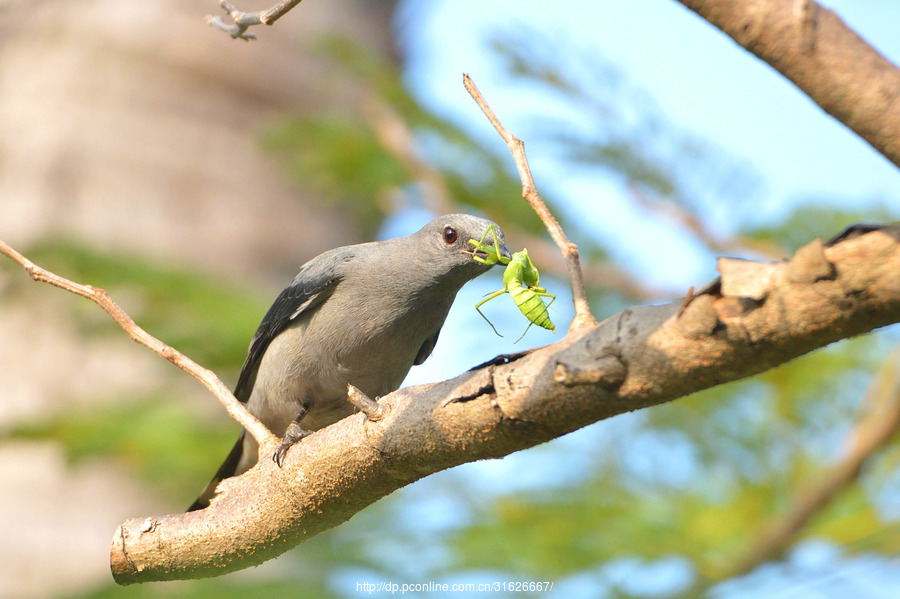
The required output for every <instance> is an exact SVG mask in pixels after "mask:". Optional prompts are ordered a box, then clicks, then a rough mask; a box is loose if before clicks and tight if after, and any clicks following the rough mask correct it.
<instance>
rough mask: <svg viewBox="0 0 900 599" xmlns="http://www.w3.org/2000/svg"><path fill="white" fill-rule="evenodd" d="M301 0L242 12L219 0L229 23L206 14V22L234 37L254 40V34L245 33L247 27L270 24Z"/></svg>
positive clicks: (218, 17)
mask: <svg viewBox="0 0 900 599" xmlns="http://www.w3.org/2000/svg"><path fill="white" fill-rule="evenodd" d="M302 1H303V0H284V1H283V2H279V3H278V4H276V5H275V6H273V7H272V8H267V9H266V10H255V11H253V12H243V11H240V10H238V9H237V8H235V6H234V5H233V4H231V3H230V2H228V0H221V1H220V2H219V6H221V7H222V8H223V9H224V10H225V12H226V13H228V16H229V17H231V23H226V22H225V19H223V18H222V17H220V16H213V15H206V22H207V23H209V24H210V25H214V26H216V27H218V28H219V29H221V30H222V31H225V32H226V33H228V34H229V35H230V36H231V37H233V38H235V39H237V38H240V39H243V40H247V41H250V40H255V39H256V36H255V35H254V34H252V33H247V28H249V27H251V26H253V25H271V24H273V23H274V22H275V21H277V20H278V19H280V18H281V17H283V16H284V15H285V14H286V13H287V12H288V11H290V10H291V9H292V8H294V7H295V6H297V5H298V4H300V3H301V2H302Z"/></svg>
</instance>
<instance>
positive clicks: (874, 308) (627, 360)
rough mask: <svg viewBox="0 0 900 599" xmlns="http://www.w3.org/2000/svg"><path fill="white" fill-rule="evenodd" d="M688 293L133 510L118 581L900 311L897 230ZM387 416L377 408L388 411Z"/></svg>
mask: <svg viewBox="0 0 900 599" xmlns="http://www.w3.org/2000/svg"><path fill="white" fill-rule="evenodd" d="M719 268H720V272H721V277H720V279H719V280H717V281H716V282H715V283H713V284H711V285H708V286H707V287H706V288H705V289H704V290H702V291H700V292H699V293H698V294H696V295H694V296H693V297H692V298H691V299H690V300H688V301H680V302H674V303H672V304H668V305H664V306H644V307H638V308H633V309H629V310H625V311H623V312H621V313H619V314H617V315H615V316H613V317H611V318H609V319H607V320H606V321H604V322H603V323H601V324H600V325H599V326H597V327H594V328H590V329H586V330H585V331H582V332H581V333H578V334H570V335H568V336H567V337H566V338H564V339H562V340H561V341H559V342H557V343H555V344H553V345H550V346H547V347H543V348H539V349H536V350H534V351H531V352H528V353H523V354H517V355H514V356H508V357H505V358H504V357H501V359H497V360H494V361H492V362H490V363H488V364H486V365H483V366H482V367H479V368H478V369H475V370H472V371H470V372H467V373H465V374H463V375H461V376H459V377H456V378H455V379H452V380H449V381H445V382H443V383H438V384H434V385H425V386H419V387H414V388H408V389H402V390H400V391H397V392H395V393H392V394H390V395H388V396H387V397H385V398H383V399H382V400H381V402H380V403H382V404H385V405H386V406H388V407H387V408H386V409H385V411H384V415H383V417H381V418H379V419H378V420H377V421H371V420H368V421H367V419H366V417H365V415H364V414H355V415H353V416H350V417H348V418H346V419H344V420H342V421H341V422H339V423H337V424H335V425H332V426H330V427H327V428H325V429H322V430H320V431H317V432H316V433H314V434H313V435H311V436H309V437H307V438H306V439H304V440H303V442H301V443H300V444H298V445H297V446H296V447H295V448H294V449H293V450H292V451H291V453H290V454H289V455H288V459H287V462H286V464H285V466H284V468H283V469H281V470H279V469H278V468H277V467H276V466H275V465H274V464H273V463H272V461H271V460H260V463H259V464H258V465H257V466H256V467H254V468H253V469H251V470H250V471H249V472H247V473H245V474H244V475H242V476H240V477H237V478H233V479H228V480H227V481H225V482H224V483H223V484H222V485H220V489H219V490H220V494H219V495H218V496H217V497H216V498H215V499H214V500H213V503H212V505H211V506H210V507H209V508H207V509H206V510H202V511H198V512H191V513H187V514H175V515H169V516H160V517H149V518H141V519H132V520H128V521H126V522H125V523H123V524H122V526H121V527H120V528H119V530H117V531H116V533H115V536H114V539H113V545H112V550H111V567H112V571H113V576H114V577H115V579H116V581H118V582H120V583H122V584H128V583H133V582H143V581H151V580H168V579H181V578H197V577H203V576H215V575H218V574H223V573H225V572H229V571H233V570H237V569H240V568H245V567H248V566H251V565H256V564H259V563H262V562H263V561H266V560H267V559H270V558H272V557H274V556H276V555H279V554H281V553H283V552H284V551H287V550H288V549H290V548H291V547H293V546H295V545H296V544H298V543H300V542H301V541H303V540H305V539H307V538H309V537H311V536H313V535H315V534H318V533H319V532H321V531H323V530H325V529H328V528H331V527H334V526H337V525H338V524H340V523H342V522H344V521H345V520H347V519H348V518H350V517H351V516H352V515H353V514H355V513H356V512H358V511H360V510H361V509H363V508H364V507H366V506H367V505H369V504H371V503H373V502H375V501H376V500H378V499H380V498H381V497H383V496H385V495H387V494H389V493H391V492H392V491H394V490H396V489H398V488H400V487H402V486H404V485H407V484H409V483H411V482H413V481H415V480H417V479H419V478H421V477H423V476H426V475H428V474H431V473H433V472H437V471H439V470H443V469H445V468H449V467H451V466H455V465H457V464H461V463H464V462H470V461H474V460H478V459H484V458H493V457H500V456H504V455H507V454H509V453H512V452H514V451H517V450H520V449H524V448H526V447H531V446H534V445H537V444H539V443H542V442H545V441H548V440H550V439H553V438H555V437H558V436H560V435H563V434H565V433H568V432H570V431H573V430H575V429H578V428H581V427H583V426H586V425H588V424H591V423H593V422H596V421H598V420H601V419H604V418H609V417H611V416H614V415H616V414H621V413H623V412H628V411H632V410H635V409H638V408H643V407H648V406H652V405H657V404H660V403H663V402H667V401H671V400H673V399H676V398H678V397H682V396H684V395H687V394H690V393H693V392H695V391H699V390H701V389H705V388H708V387H712V386H714V385H718V384H721V383H724V382H727V381H733V380H736V379H740V378H743V377H747V376H750V375H753V374H756V373H759V372H762V371H764V370H766V369H768V368H771V367H773V366H775V365H777V364H780V363H783V362H786V361H788V360H790V359H792V358H795V357H797V356H799V355H802V354H804V353H807V352H809V351H811V350H813V349H816V348H818V347H822V346H824V345H827V344H829V343H831V342H833V341H836V340H838V339H843V338H846V337H851V336H854V335H859V334H862V333H866V332H868V331H871V330H872V329H875V328H877V327H881V326H884V325H887V324H891V323H894V322H898V321H900V226H890V227H883V228H875V229H871V228H869V229H860V230H859V231H857V232H856V233H855V234H849V235H843V236H841V237H839V238H837V239H836V240H835V242H834V243H833V244H828V245H825V244H822V242H821V241H818V240H817V241H814V242H812V243H810V244H809V245H807V246H805V247H803V248H801V249H800V250H798V252H797V253H796V255H795V256H794V257H793V258H791V259H790V260H789V261H786V262H782V263H776V264H763V263H758V262H749V261H741V260H735V259H720V262H719ZM379 415H381V414H379Z"/></svg>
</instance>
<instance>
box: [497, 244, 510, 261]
mask: <svg viewBox="0 0 900 599" xmlns="http://www.w3.org/2000/svg"><path fill="white" fill-rule="evenodd" d="M498 249H499V250H500V255H501V256H503V257H504V258H506V260H507V261H509V260H512V254H511V253H510V252H509V248H508V247H506V244H504V243H502V242H501V243H500V247H499V248H498Z"/></svg>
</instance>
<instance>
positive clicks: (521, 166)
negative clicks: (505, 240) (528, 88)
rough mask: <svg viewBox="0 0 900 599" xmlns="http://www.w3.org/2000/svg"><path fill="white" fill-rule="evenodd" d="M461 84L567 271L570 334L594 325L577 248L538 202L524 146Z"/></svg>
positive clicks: (468, 83)
mask: <svg viewBox="0 0 900 599" xmlns="http://www.w3.org/2000/svg"><path fill="white" fill-rule="evenodd" d="M463 85H465V87H466V90H467V91H468V92H469V95H470V96H472V99H473V100H475V103H476V104H478V106H479V108H481V110H482V112H484V115H485V116H486V117H487V118H488V120H489V121H490V122H491V124H492V125H493V126H494V129H496V130H497V133H499V134H500V137H502V138H503V141H504V142H506V145H507V147H509V151H510V152H511V153H512V155H513V160H515V163H516V168H517V169H518V170H519V179H521V181H522V197H523V198H525V200H526V201H527V202H528V203H529V204H530V205H531V207H532V208H533V209H534V211H535V212H536V213H537V215H538V216H539V217H540V219H541V220H542V221H543V222H544V226H545V227H547V231H548V232H549V233H550V237H552V238H553V241H555V242H556V245H557V246H558V247H559V249H560V251H561V252H562V254H563V256H564V257H565V259H566V265H567V267H568V270H569V284H570V285H571V286H572V302H573V303H574V304H575V318H574V319H573V320H572V324H571V325H570V326H569V331H570V332H576V331H580V330H582V329H585V328H587V327H593V326H597V320H596V319H595V318H594V316H593V314H591V307H590V304H588V301H587V293H585V289H584V277H583V275H582V273H581V264H580V262H579V259H578V246H577V245H575V244H574V243H572V242H571V241H569V238H568V237H566V234H565V232H564V231H563V229H562V227H561V226H560V225H559V222H558V221H557V220H556V218H555V217H554V216H553V215H552V214H551V213H550V210H549V209H548V208H547V205H546V204H545V203H544V200H543V199H541V196H540V194H538V192H537V188H536V187H535V186H534V178H533V177H532V176H531V168H530V167H529V166H528V158H527V157H526V156H525V144H524V143H523V142H522V140H520V139H519V138H518V137H516V136H515V135H513V134H512V133H510V132H509V130H508V129H506V127H504V126H503V125H502V124H500V121H499V120H498V119H497V117H496V116H495V115H494V111H493V110H491V107H490V106H488V104H487V102H486V101H485V99H484V97H483V96H482V95H481V92H480V91H478V87H476V85H475V82H474V81H472V78H471V77H469V74H468V73H463Z"/></svg>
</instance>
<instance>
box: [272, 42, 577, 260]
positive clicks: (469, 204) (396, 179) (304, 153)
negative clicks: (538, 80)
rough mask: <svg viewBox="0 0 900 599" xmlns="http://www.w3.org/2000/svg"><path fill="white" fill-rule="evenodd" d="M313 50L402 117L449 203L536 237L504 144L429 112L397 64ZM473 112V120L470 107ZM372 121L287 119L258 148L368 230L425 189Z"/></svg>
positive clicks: (334, 46) (350, 52)
mask: <svg viewBox="0 0 900 599" xmlns="http://www.w3.org/2000/svg"><path fill="white" fill-rule="evenodd" d="M319 48H320V50H321V52H323V53H324V54H326V55H327V56H329V57H330V58H332V59H333V60H334V61H335V63H336V67H335V68H342V69H345V70H347V71H349V72H350V73H352V74H353V75H354V76H355V77H358V78H359V80H360V81H361V82H363V84H364V85H365V86H368V88H370V89H371V92H372V97H371V99H370V100H369V102H370V103H371V104H372V105H374V106H376V107H377V108H378V109H382V110H386V111H388V112H389V113H390V114H391V115H392V116H394V117H397V118H400V119H401V122H402V123H403V124H404V126H405V127H407V128H408V131H409V133H410V134H411V135H412V136H413V138H414V139H415V141H416V150H418V151H421V152H422V154H423V155H422V156H421V159H422V160H423V161H424V164H425V165H427V166H426V167H425V168H427V169H433V171H434V172H435V173H436V174H438V175H439V178H440V181H441V185H442V186H443V187H444V189H445V191H446V192H447V194H448V196H449V200H450V201H451V202H452V203H453V204H454V205H456V206H458V207H459V209H460V210H462V211H475V212H479V213H482V214H485V215H486V216H487V217H489V218H492V219H501V220H502V221H503V222H504V226H511V227H515V228H518V229H519V230H523V231H529V232H531V233H533V234H540V233H542V225H541V223H540V222H539V221H538V219H537V218H536V217H535V216H534V213H533V212H532V211H531V209H530V208H529V207H528V205H527V204H526V203H525V202H524V201H523V200H522V188H521V184H520V183H519V180H518V176H517V175H516V171H515V167H514V164H513V162H512V158H511V157H510V156H509V154H508V152H507V150H506V148H505V146H501V145H499V144H498V145H496V146H493V147H492V148H491V149H488V148H486V147H485V146H484V145H483V144H481V143H479V142H478V141H476V140H475V139H474V138H472V137H471V136H470V135H469V134H468V133H466V132H465V131H463V130H462V129H461V128H460V127H458V126H456V125H454V124H452V123H451V122H450V121H448V120H446V119H443V118H441V117H439V116H437V115H435V114H433V113H432V112H430V111H429V110H428V109H426V108H425V107H424V106H423V105H422V104H421V103H420V102H419V101H418V100H416V99H415V98H414V97H413V96H412V95H411V94H410V93H409V91H408V90H407V88H406V87H405V86H404V85H403V81H402V78H401V74H400V72H399V71H398V69H397V68H396V66H394V65H393V64H390V63H388V62H386V61H384V60H382V59H379V58H378V57H377V56H376V55H374V54H372V53H371V52H366V51H365V50H363V49H361V48H360V47H359V46H357V45H355V44H354V43H353V42H351V41H349V40H347V39H345V38H340V37H325V38H322V39H321V40H320V43H319ZM472 108H473V114H479V113H478V109H477V107H476V106H475V104H474V102H473V103H472ZM379 118H380V117H378V116H377V115H376V116H369V117H368V118H364V117H362V116H348V115H346V114H343V113H337V112H335V113H325V114H315V115H311V116H308V117H301V118H292V119H289V120H287V121H285V122H283V123H279V124H278V125H277V126H275V127H273V128H271V129H270V130H268V131H267V132H266V133H265V134H264V135H263V142H262V143H263V147H264V148H266V149H268V150H270V151H272V152H273V153H274V154H275V155H276V156H277V157H278V158H279V160H281V161H282V163H284V164H285V165H286V167H287V169H288V172H289V174H290V176H291V178H292V179H294V180H296V181H298V182H300V183H302V184H303V185H304V186H309V187H311V188H313V189H316V190H318V191H319V192H320V196H319V197H320V198H322V201H325V202H326V203H329V204H333V205H338V206H340V207H342V208H346V209H347V210H348V214H351V215H353V216H354V217H355V219H356V224H357V225H358V226H360V227H362V228H363V229H364V230H368V231H370V232H371V231H372V230H374V229H375V228H377V225H378V223H379V222H380V220H381V217H383V216H384V215H385V214H386V213H387V212H388V211H389V210H390V209H391V208H392V203H391V202H388V201H386V199H388V198H390V197H391V195H392V194H396V193H405V194H409V195H410V196H411V197H412V199H411V200H410V202H411V203H415V202H416V201H417V200H416V197H415V196H416V191H415V190H416V186H419V185H427V184H430V181H429V180H428V177H427V176H426V175H423V173H422V170H421V169H422V165H420V164H417V163H416V162H414V161H410V160H409V159H407V158H405V157H403V156H400V155H398V153H397V152H396V151H395V150H394V149H392V148H390V147H388V146H387V145H385V143H384V142H383V141H382V140H381V139H380V138H379V134H378V131H377V126H378V123H377V120H378V119H379ZM497 150H500V152H499V153H498V151H497ZM326 198H327V199H326ZM563 222H565V221H563ZM586 245H590V243H588V244H586Z"/></svg>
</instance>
